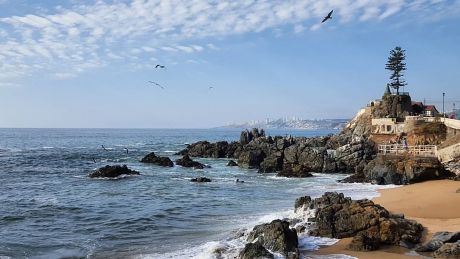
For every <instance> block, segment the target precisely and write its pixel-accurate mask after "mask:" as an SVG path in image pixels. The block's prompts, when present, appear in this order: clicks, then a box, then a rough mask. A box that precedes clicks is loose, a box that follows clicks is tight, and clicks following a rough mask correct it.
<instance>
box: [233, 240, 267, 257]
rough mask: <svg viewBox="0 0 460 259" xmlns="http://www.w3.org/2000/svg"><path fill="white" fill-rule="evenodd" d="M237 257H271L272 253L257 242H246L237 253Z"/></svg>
mask: <svg viewBox="0 0 460 259" xmlns="http://www.w3.org/2000/svg"><path fill="white" fill-rule="evenodd" d="M238 258H239V259H266V258H267V259H272V258H274V256H273V254H272V253H270V252H269V251H268V250H267V249H265V247H263V245H262V244H260V243H259V242H255V243H248V244H246V245H245V246H244V249H243V250H242V251H241V252H240V254H239V255H238Z"/></svg>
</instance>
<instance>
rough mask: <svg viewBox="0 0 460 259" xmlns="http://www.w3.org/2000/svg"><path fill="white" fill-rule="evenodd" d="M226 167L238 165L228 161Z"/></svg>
mask: <svg viewBox="0 0 460 259" xmlns="http://www.w3.org/2000/svg"><path fill="white" fill-rule="evenodd" d="M227 166H238V164H237V163H236V162H235V161H233V160H230V161H228V163H227Z"/></svg>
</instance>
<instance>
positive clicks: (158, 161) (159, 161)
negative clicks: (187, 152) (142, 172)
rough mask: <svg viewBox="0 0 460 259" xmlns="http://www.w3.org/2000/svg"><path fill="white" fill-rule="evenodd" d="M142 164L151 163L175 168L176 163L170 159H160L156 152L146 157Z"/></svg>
mask: <svg viewBox="0 0 460 259" xmlns="http://www.w3.org/2000/svg"><path fill="white" fill-rule="evenodd" d="M141 162H142V163H150V164H155V165H159V166H164V167H173V166H174V163H173V162H172V161H171V159H169V157H160V156H157V155H155V153H154V152H152V153H150V154H148V155H146V156H145V157H144V158H142V159H141Z"/></svg>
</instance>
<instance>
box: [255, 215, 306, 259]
mask: <svg viewBox="0 0 460 259" xmlns="http://www.w3.org/2000/svg"><path fill="white" fill-rule="evenodd" d="M248 241H249V242H254V241H257V242H260V244H262V245H263V246H264V247H265V248H267V249H269V250H271V251H274V252H279V253H282V254H284V255H288V254H289V253H298V245H299V243H298V239H297V232H296V230H295V229H291V228H289V222H287V221H282V220H273V221H272V222H271V223H267V224H262V225H257V226H255V227H254V229H253V230H252V231H251V233H249V236H248Z"/></svg>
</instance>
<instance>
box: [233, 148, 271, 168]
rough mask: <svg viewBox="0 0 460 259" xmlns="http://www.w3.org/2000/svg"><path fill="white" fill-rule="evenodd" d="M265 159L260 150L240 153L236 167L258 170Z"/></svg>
mask: <svg viewBox="0 0 460 259" xmlns="http://www.w3.org/2000/svg"><path fill="white" fill-rule="evenodd" d="M264 158H265V154H264V153H263V152H262V150H247V151H242V152H241V154H240V155H239V157H238V165H239V166H241V167H245V168H259V167H260V163H262V161H263V160H264Z"/></svg>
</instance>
